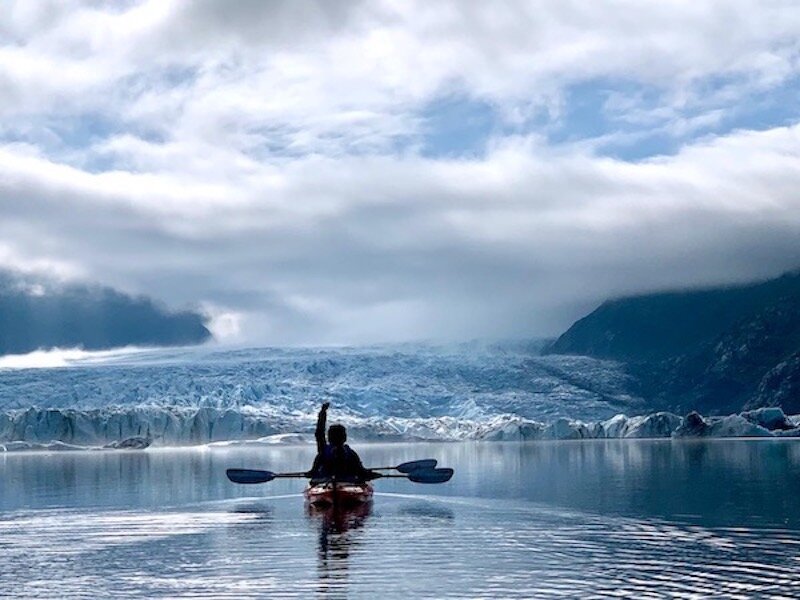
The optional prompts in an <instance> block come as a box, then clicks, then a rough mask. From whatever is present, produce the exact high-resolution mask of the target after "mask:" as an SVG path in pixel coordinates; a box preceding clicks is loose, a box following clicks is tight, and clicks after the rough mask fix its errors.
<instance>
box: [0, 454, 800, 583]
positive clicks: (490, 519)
mask: <svg viewBox="0 0 800 600" xmlns="http://www.w3.org/2000/svg"><path fill="white" fill-rule="evenodd" d="M359 451H360V454H361V455H362V457H363V458H364V460H365V461H368V463H371V464H377V463H399V462H402V461H404V460H409V459H412V458H422V457H426V456H432V457H436V458H438V459H440V461H441V462H443V463H446V464H448V465H452V466H454V467H456V470H457V474H456V477H455V478H454V479H453V481H452V482H451V483H448V484H446V485H438V486H422V485H413V484H410V483H409V482H406V481H402V480H390V481H378V482H376V488H377V492H376V495H375V499H374V502H373V503H371V504H369V505H365V506H363V507H362V508H361V509H360V510H357V511H354V512H344V513H333V512H332V511H322V512H313V511H310V510H309V511H308V512H307V510H306V509H305V508H304V503H303V499H302V497H301V495H300V491H301V490H302V487H303V482H302V481H300V480H296V481H293V480H278V481H274V482H272V483H270V484H267V485H264V486H235V485H233V484H230V483H229V482H227V480H226V479H225V476H224V470H225V468H226V467H228V466H242V467H253V468H263V467H276V468H280V469H284V468H285V469H286V470H295V469H298V468H302V465H305V464H307V463H308V462H309V457H310V454H311V453H312V452H313V448H301V449H298V448H276V449H267V450H242V449H238V450H236V451H225V452H218V451H214V452H209V451H200V450H182V451H155V452H150V451H148V452H144V453H119V454H116V453H107V454H106V453H102V454H100V453H76V454H70V455H68V456H67V455H14V456H2V457H0V555H2V559H3V560H2V562H0V597H2V598H6V597H9V598H13V597H24V598H54V597H86V598H101V597H121V598H190V597H213V598H260V597H275V598H281V597H293V598H296V597H303V598H305V597H309V596H311V597H315V596H316V597H325V598H345V597H346V598H375V597H380V598H398V597H404V598H419V597H423V598H424V597H428V598H474V597H513V598H520V597H524V598H551V597H553V598H555V597H574V598H591V597H597V598H600V597H611V596H615V597H628V598H645V597H725V598H751V597H759V598H770V597H774V598H780V597H782V598H789V597H797V596H798V593H797V591H798V590H800V572H799V571H798V567H800V505H799V504H800V503H798V502H797V498H798V497H800V444H797V443H794V442H786V441H778V440H768V441H763V442H732V441H725V442H720V441H711V442H687V443H671V442H663V441H662V442H624V441H623V442H620V441H614V442H608V443H606V442H601V443H540V444H419V445H411V444H409V445H397V446H392V445H384V446H365V447H363V448H359Z"/></svg>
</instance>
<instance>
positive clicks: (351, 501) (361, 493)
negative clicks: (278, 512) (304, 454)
mask: <svg viewBox="0 0 800 600" xmlns="http://www.w3.org/2000/svg"><path fill="white" fill-rule="evenodd" d="M372 493H373V490H372V484H371V483H344V482H341V483H340V482H337V483H334V482H332V481H326V482H324V483H316V484H313V485H309V486H308V487H307V488H306V489H305V491H304V492H303V495H304V496H305V497H306V501H307V502H308V503H309V504H311V505H313V506H358V505H359V504H364V503H365V502H369V501H370V500H372Z"/></svg>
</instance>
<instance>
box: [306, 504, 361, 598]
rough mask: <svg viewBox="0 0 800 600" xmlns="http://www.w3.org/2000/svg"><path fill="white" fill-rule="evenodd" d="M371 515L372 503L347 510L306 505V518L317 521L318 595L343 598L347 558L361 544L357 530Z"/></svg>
mask: <svg viewBox="0 0 800 600" xmlns="http://www.w3.org/2000/svg"><path fill="white" fill-rule="evenodd" d="M371 514H372V501H371V500H370V501H369V502H364V503H362V504H359V505H356V506H351V507H347V508H340V507H337V508H333V507H332V506H327V507H323V506H316V505H313V504H306V515H308V517H309V519H311V520H314V521H317V522H318V525H319V538H318V547H317V558H318V571H319V592H320V594H322V595H323V596H326V597H339V596H341V597H346V595H347V571H348V567H349V561H350V555H351V553H352V552H353V551H354V550H357V548H358V546H359V545H360V543H361V539H360V538H361V534H362V533H363V531H360V530H362V529H363V528H364V525H365V524H366V522H367V520H368V519H369V517H370V515H371Z"/></svg>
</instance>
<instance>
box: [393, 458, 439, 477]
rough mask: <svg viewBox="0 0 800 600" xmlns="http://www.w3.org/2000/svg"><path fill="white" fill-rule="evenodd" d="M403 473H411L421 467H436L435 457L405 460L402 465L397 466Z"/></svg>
mask: <svg viewBox="0 0 800 600" xmlns="http://www.w3.org/2000/svg"><path fill="white" fill-rule="evenodd" d="M395 468H396V469H397V470H398V471H400V472H401V473H411V472H412V471H417V470H419V469H435V468H436V459H435V458H423V459H422V460H412V461H411V462H404V463H403V464H402V465H397V467H395Z"/></svg>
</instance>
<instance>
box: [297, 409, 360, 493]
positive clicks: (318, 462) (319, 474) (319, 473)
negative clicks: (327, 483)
mask: <svg viewBox="0 0 800 600" xmlns="http://www.w3.org/2000/svg"><path fill="white" fill-rule="evenodd" d="M326 420H327V414H326V411H324V410H322V411H320V413H319V417H318V419H317V430H316V432H315V437H316V438H317V456H316V458H315V459H314V466H313V467H311V471H309V475H310V476H311V478H312V479H314V480H324V479H331V478H334V477H335V478H336V480H337V481H358V482H361V481H368V480H370V479H373V477H372V473H371V472H370V471H369V470H367V469H365V468H364V465H363V464H361V459H360V458H359V456H358V454H356V451H355V450H353V449H352V448H351V447H350V446H348V445H347V444H343V445H341V446H334V445H333V444H329V443H328V441H327V439H326V437H325V422H326Z"/></svg>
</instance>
